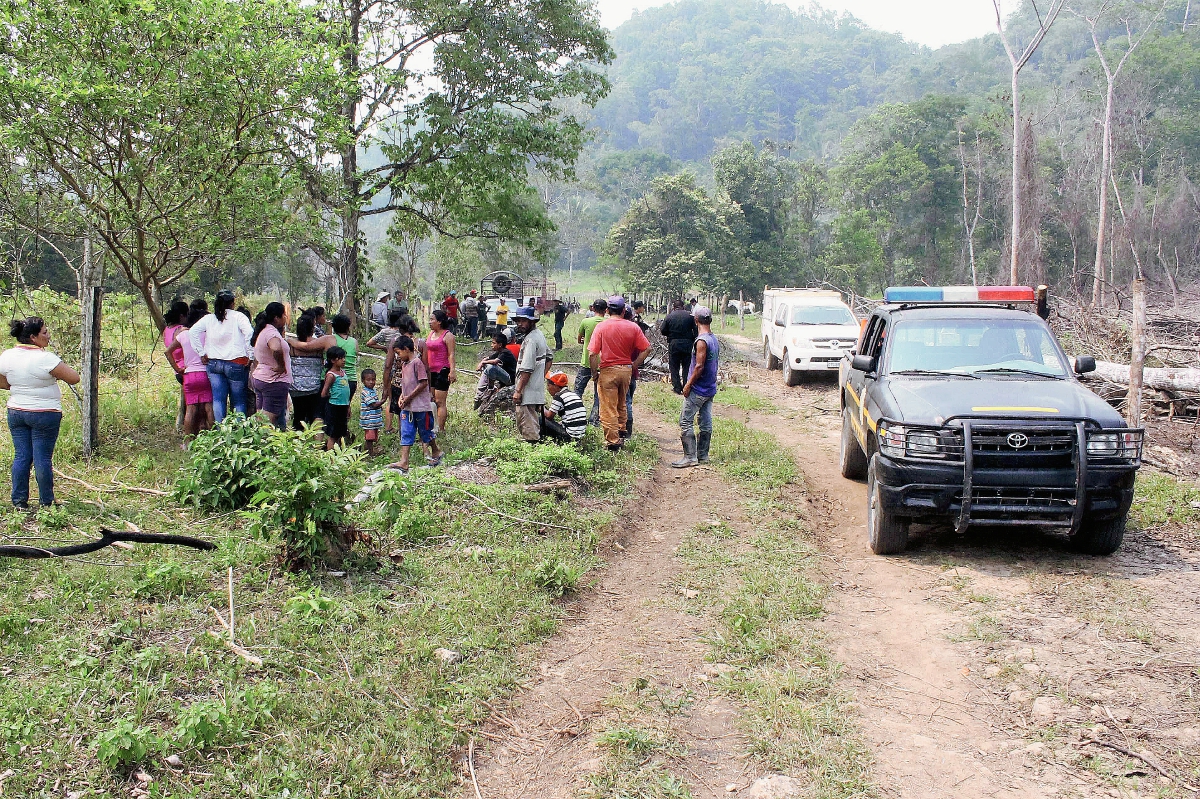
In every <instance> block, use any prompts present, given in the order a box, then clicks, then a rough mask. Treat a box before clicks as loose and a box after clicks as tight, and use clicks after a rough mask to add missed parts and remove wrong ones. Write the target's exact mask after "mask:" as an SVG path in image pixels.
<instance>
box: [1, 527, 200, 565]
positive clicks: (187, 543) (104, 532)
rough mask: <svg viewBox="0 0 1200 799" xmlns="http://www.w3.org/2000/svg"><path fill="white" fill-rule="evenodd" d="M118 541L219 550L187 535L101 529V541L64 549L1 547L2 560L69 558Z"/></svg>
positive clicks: (18, 546) (74, 545)
mask: <svg viewBox="0 0 1200 799" xmlns="http://www.w3.org/2000/svg"><path fill="white" fill-rule="evenodd" d="M117 541H126V542H129V543H131V544H168V545H171V546H180V547H191V548H192V549H201V550H204V551H211V550H214V549H216V548H217V545H216V544H213V543H211V542H209V541H202V540H201V539H199V538H192V537H191V536H186V535H164V534H160V533H125V532H117V531H115V530H108V529H105V528H101V529H100V540H98V541H88V542H87V543H84V544H72V545H71V546H64V547H49V548H43V547H27V546H20V545H11V546H0V558H21V559H24V560H36V559H38V558H69V557H72V556H74V555H86V554H88V553H89V552H95V551H96V550H99V549H104V548H105V547H107V546H112V545H113V544H114V543H116V542H117Z"/></svg>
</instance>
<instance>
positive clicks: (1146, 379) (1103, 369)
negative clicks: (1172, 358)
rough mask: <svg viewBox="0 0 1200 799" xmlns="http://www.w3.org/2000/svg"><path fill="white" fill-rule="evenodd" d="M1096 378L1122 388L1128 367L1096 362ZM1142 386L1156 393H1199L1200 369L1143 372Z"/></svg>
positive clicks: (1119, 364) (1110, 362) (1127, 382)
mask: <svg viewBox="0 0 1200 799" xmlns="http://www.w3.org/2000/svg"><path fill="white" fill-rule="evenodd" d="M1095 374H1096V376H1097V377H1100V378H1103V379H1105V380H1107V381H1109V382H1110V383H1117V384H1119V385H1122V386H1128V385H1129V365H1128V364H1123V363H1113V362H1112V361H1096V372H1095ZM1142 385H1144V386H1145V387H1146V388H1152V389H1155V390H1157V391H1186V392H1196V393H1200V369H1153V368H1150V367H1147V368H1146V369H1145V370H1144V371H1143V375H1142Z"/></svg>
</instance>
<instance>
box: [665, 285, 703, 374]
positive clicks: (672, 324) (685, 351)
mask: <svg viewBox="0 0 1200 799" xmlns="http://www.w3.org/2000/svg"><path fill="white" fill-rule="evenodd" d="M658 332H660V333H662V334H663V337H664V338H666V340H667V361H668V363H669V364H670V369H671V390H672V391H674V392H675V393H676V394H682V393H683V380H684V377H685V375H684V373H683V370H684V368H685V367H686V366H687V363H688V358H690V357H691V354H692V343H693V342H694V341H695V340H696V335H697V333H698V331H697V330H696V320H695V319H694V318H693V317H692V312H691V310H690V309H689V308H688V307H687V306H686V305H685V304H684V302H683V300H675V301H674V302H673V303H671V312H670V313H669V314H667V318H666V319H663V320H662V324H661V325H659V328H658Z"/></svg>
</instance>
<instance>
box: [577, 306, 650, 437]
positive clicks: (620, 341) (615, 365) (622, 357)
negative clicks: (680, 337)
mask: <svg viewBox="0 0 1200 799" xmlns="http://www.w3.org/2000/svg"><path fill="white" fill-rule="evenodd" d="M624 316H625V298H624V297H620V296H613V297H609V298H608V318H606V319H605V320H604V321H603V322H601V323H600V324H599V325H597V326H596V329H595V330H594V331H593V332H592V340H591V342H590V343H589V344H588V352H589V353H591V358H590V364H591V369H592V374H594V375H597V377H596V385H597V387H598V388H599V392H600V426H601V427H603V428H604V441H605V443H606V444H607V445H608V449H609V450H610V451H612V452H616V451H617V450H619V449H620V448H621V445H622V444H623V443H624V441H625V439H626V438H628V437H629V431H628V430H627V429H626V428H627V424H628V422H629V416H628V413H627V408H626V401H627V399H628V395H629V382H630V380H632V379H633V370H634V369H638V368H640V367H641V365H642V363H643V362H644V361H645V360H646V356H647V355H649V354H650V342H649V341H648V340H647V339H646V334H645V333H643V332H642V329H641V328H640V327H638V326H637V324H636V323H634V322H631V321H629V320H628V319H625V318H624Z"/></svg>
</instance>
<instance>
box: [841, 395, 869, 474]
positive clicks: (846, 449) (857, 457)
mask: <svg viewBox="0 0 1200 799" xmlns="http://www.w3.org/2000/svg"><path fill="white" fill-rule="evenodd" d="M838 462H839V464H840V465H841V467H842V477H845V478H846V479H848V480H861V479H863V478H864V477H866V476H867V456H866V455H865V454H863V450H862V447H861V446H859V443H858V439H857V438H855V437H854V428H853V427H851V426H850V409H849V408H842V445H841V448H840V449H839V451H838Z"/></svg>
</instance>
